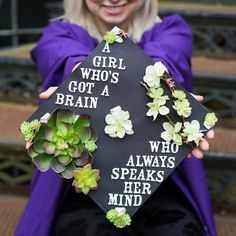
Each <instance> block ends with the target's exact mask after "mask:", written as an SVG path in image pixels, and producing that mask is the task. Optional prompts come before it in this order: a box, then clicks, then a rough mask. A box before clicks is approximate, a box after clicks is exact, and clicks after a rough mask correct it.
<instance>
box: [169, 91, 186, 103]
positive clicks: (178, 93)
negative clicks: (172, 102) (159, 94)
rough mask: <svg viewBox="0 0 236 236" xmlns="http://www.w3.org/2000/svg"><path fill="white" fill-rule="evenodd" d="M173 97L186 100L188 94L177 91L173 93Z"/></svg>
mask: <svg viewBox="0 0 236 236" xmlns="http://www.w3.org/2000/svg"><path fill="white" fill-rule="evenodd" d="M172 96H173V97H174V98H176V99H178V100H181V101H182V100H184V99H185V98H186V93H185V92H184V91H181V90H175V91H174V92H173V93H172Z"/></svg>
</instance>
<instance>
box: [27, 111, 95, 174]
mask: <svg viewBox="0 0 236 236" xmlns="http://www.w3.org/2000/svg"><path fill="white" fill-rule="evenodd" d="M97 138H98V137H97V133H96V132H95V130H93V129H91V128H90V120H89V117H88V116H87V115H80V116H79V117H78V116H76V115H75V114H74V113H73V112H72V111H70V110H66V109H58V110H55V111H54V112H53V113H52V114H51V116H50V117H49V118H48V120H47V123H42V124H41V126H40V127H39V129H38V131H37V132H36V133H35V136H34V139H33V143H32V145H31V146H30V148H29V150H28V154H29V156H30V157H31V158H32V161H33V162H34V164H35V165H36V166H37V167H38V168H39V169H40V170H41V171H43V172H44V171H47V170H48V169H50V168H51V169H52V170H54V171H55V172H56V173H58V174H61V175H62V176H63V177H64V178H66V179H70V178H72V177H73V171H74V170H75V168H76V167H81V166H84V165H86V164H87V163H89V162H92V154H91V153H92V152H94V151H95V150H96V148H97V146H96V144H95V142H96V141H97Z"/></svg>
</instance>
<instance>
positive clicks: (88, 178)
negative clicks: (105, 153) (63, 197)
mask: <svg viewBox="0 0 236 236" xmlns="http://www.w3.org/2000/svg"><path fill="white" fill-rule="evenodd" d="M99 174H100V171H99V170H97V169H92V166H91V164H87V165H86V166H84V167H82V168H76V169H75V170H74V174H73V175H74V181H73V183H72V185H73V186H74V187H75V190H76V192H77V193H79V192H83V193H84V194H88V192H89V191H90V190H94V189H97V182H98V180H99V179H100V176H99Z"/></svg>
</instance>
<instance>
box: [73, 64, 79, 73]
mask: <svg viewBox="0 0 236 236" xmlns="http://www.w3.org/2000/svg"><path fill="white" fill-rule="evenodd" d="M80 63H81V62H78V63H76V64H75V65H74V67H73V69H72V72H74V70H75V69H76V68H77V67H78V66H79V65H80Z"/></svg>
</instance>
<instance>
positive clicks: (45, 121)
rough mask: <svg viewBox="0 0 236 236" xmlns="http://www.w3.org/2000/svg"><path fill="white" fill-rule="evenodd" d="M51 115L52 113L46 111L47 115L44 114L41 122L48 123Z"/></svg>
mask: <svg viewBox="0 0 236 236" xmlns="http://www.w3.org/2000/svg"><path fill="white" fill-rule="evenodd" d="M49 117H50V113H46V114H45V115H43V116H42V117H41V118H40V123H47V122H48V119H49Z"/></svg>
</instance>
